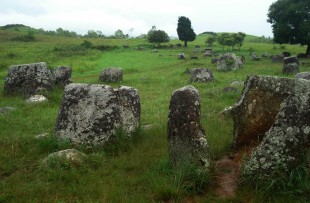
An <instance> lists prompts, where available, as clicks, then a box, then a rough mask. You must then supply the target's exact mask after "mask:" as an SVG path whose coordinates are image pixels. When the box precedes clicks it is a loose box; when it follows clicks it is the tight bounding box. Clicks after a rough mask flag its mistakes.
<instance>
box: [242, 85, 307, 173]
mask: <svg viewBox="0 0 310 203" xmlns="http://www.w3.org/2000/svg"><path fill="white" fill-rule="evenodd" d="M309 109H310V81H308V80H302V79H300V80H296V85H295V89H294V93H293V94H292V95H290V96H289V97H288V98H287V99H286V101H285V103H284V105H282V107H281V109H280V111H279V113H278V115H277V117H276V121H275V123H274V124H273V126H272V127H271V128H270V129H269V130H268V131H267V132H266V134H265V136H264V139H263V141H262V142H261V143H260V145H259V146H258V147H257V148H256V149H255V150H253V152H252V154H251V156H250V159H249V161H248V162H246V163H245V166H244V169H243V172H242V173H243V176H246V177H247V176H248V177H253V176H255V177H257V178H261V179H265V178H268V177H270V176H273V175H279V174H276V172H290V171H291V170H292V169H293V168H295V167H297V166H298V164H300V163H301V162H302V159H303V156H304V155H305V154H306V151H307V150H308V148H307V145H308V144H309V138H310V137H309V136H310V111H309Z"/></svg>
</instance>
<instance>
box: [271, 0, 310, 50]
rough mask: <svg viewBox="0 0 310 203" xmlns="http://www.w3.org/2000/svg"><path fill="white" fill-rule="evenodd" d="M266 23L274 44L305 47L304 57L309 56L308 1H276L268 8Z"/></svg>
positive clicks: (309, 23) (309, 3)
mask: <svg viewBox="0 0 310 203" xmlns="http://www.w3.org/2000/svg"><path fill="white" fill-rule="evenodd" d="M267 21H268V22H269V23H271V25H272V30H273V35H274V41H275V42H276V43H279V44H283V43H290V44H301V45H307V50H306V55H310V1H309V0H278V1H276V2H274V3H272V4H271V6H270V7H269V11H268V19H267Z"/></svg>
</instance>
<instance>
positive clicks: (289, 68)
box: [282, 63, 299, 74]
mask: <svg viewBox="0 0 310 203" xmlns="http://www.w3.org/2000/svg"><path fill="white" fill-rule="evenodd" d="M298 72H299V66H298V64H297V63H288V64H284V65H283V68H282V73H283V74H297V73H298Z"/></svg>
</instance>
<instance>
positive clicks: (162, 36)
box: [147, 26, 170, 46]
mask: <svg viewBox="0 0 310 203" xmlns="http://www.w3.org/2000/svg"><path fill="white" fill-rule="evenodd" d="M147 40H148V41H149V42H150V43H156V44H158V46H160V43H164V42H169V40H170V39H169V36H168V34H167V33H166V32H165V31H163V30H156V27H155V26H153V27H152V29H151V30H150V31H149V32H148V33H147Z"/></svg>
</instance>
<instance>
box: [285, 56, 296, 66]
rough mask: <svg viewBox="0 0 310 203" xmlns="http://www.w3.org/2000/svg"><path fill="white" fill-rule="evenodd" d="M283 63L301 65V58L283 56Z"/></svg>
mask: <svg viewBox="0 0 310 203" xmlns="http://www.w3.org/2000/svg"><path fill="white" fill-rule="evenodd" d="M283 63H284V64H289V63H297V64H298V65H299V59H298V58H297V57H296V56H290V57H285V58H283Z"/></svg>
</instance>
